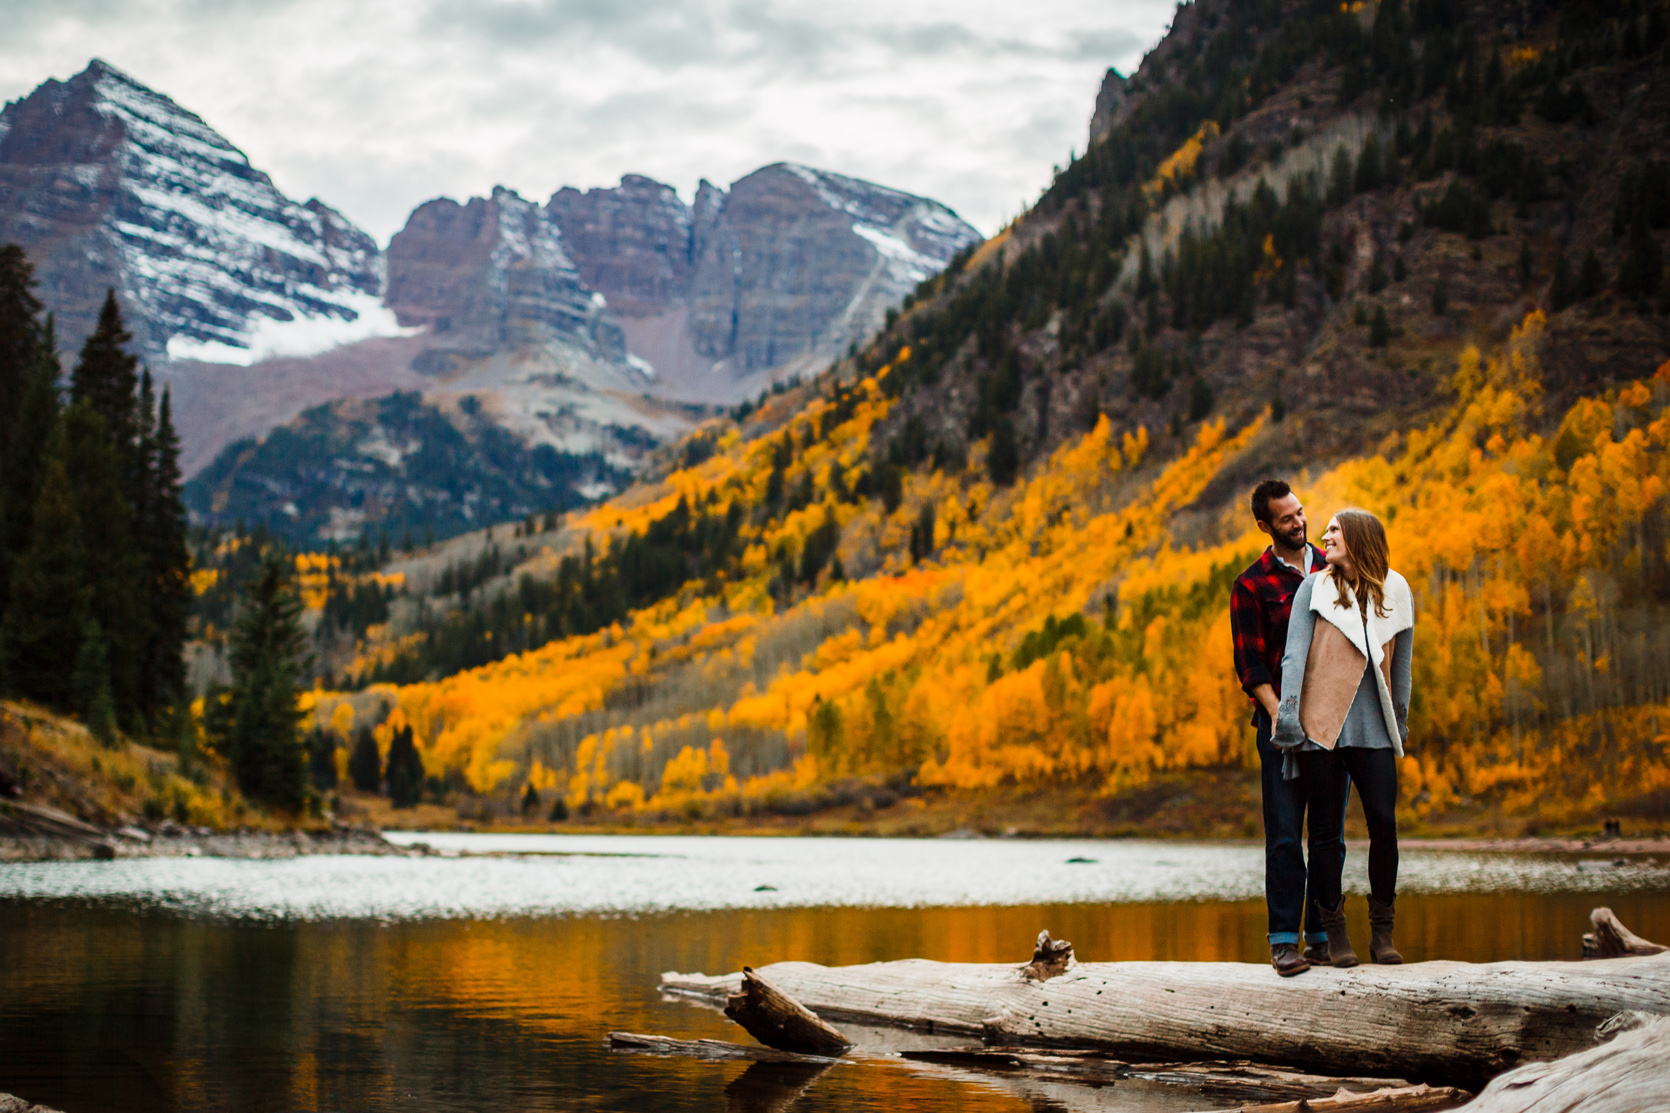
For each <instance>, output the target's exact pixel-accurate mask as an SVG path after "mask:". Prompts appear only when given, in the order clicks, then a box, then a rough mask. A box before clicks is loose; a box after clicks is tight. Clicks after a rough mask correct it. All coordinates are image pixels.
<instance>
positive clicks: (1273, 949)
mask: <svg viewBox="0 0 1670 1113" xmlns="http://www.w3.org/2000/svg"><path fill="white" fill-rule="evenodd" d="M1270 965H1271V966H1274V967H1275V968H1276V973H1278V974H1280V975H1281V976H1282V977H1284V978H1291V977H1292V976H1293V975H1295V974H1303V973H1304V972H1305V971H1306V970H1309V969H1310V963H1308V962H1306V961H1305V956H1304V955H1302V954H1300V953H1299V946H1298V944H1296V943H1272V944H1270Z"/></svg>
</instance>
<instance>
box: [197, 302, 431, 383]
mask: <svg viewBox="0 0 1670 1113" xmlns="http://www.w3.org/2000/svg"><path fill="white" fill-rule="evenodd" d="M340 300H341V301H342V303H343V304H345V305H346V306H347V307H348V308H349V309H351V310H353V311H354V313H355V316H353V317H336V316H325V315H321V316H317V317H292V318H291V319H290V320H288V321H280V320H278V319H277V318H273V317H262V318H259V319H257V320H256V321H255V322H254V324H253V326H252V327H251V328H250V330H249V333H248V337H247V346H243V347H238V346H234V345H231V344H225V343H221V342H220V341H216V340H191V339H188V338H187V337H185V336H175V337H172V338H171V339H170V340H169V341H168V357H169V358H170V359H195V360H201V361H202V362H204V363H230V364H236V365H237V366H240V367H248V366H250V365H251V364H255V363H260V362H261V361H262V360H264V359H272V358H275V357H280V356H297V357H300V356H312V355H318V354H319V353H320V352H328V351H330V350H331V349H332V348H337V347H340V346H342V345H343V344H353V343H355V342H357V341H360V340H369V339H371V338H372V337H377V336H415V335H416V334H418V333H420V332H422V331H423V329H422V327H421V326H413V327H411V328H402V327H401V326H400V322H399V320H398V319H397V318H396V317H395V314H394V310H392V309H390V308H388V307H387V306H385V305H384V304H383V303H382V300H381V299H380V298H377V297H375V296H373V295H371V294H366V293H361V292H359V291H355V292H353V293H351V294H348V295H344V296H342V297H341V298H340Z"/></svg>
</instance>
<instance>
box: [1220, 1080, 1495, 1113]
mask: <svg viewBox="0 0 1670 1113" xmlns="http://www.w3.org/2000/svg"><path fill="white" fill-rule="evenodd" d="M1472 1096H1473V1095H1472V1094H1469V1093H1468V1092H1467V1091H1466V1090H1457V1089H1455V1088H1454V1087H1452V1086H1425V1085H1422V1086H1399V1087H1396V1088H1395V1089H1387V1090H1373V1091H1370V1092H1369V1093H1366V1094H1359V1093H1356V1092H1355V1091H1352V1090H1344V1089H1342V1090H1340V1091H1339V1092H1338V1093H1337V1094H1334V1095H1333V1096H1332V1097H1326V1098H1305V1099H1301V1100H1299V1101H1283V1102H1277V1103H1275V1104H1273V1105H1243V1106H1241V1107H1240V1108H1239V1109H1236V1110H1227V1109H1226V1110H1223V1113H1420V1111H1429V1110H1439V1109H1458V1108H1461V1107H1462V1106H1463V1104H1464V1103H1465V1102H1466V1101H1467V1099H1468V1098H1470V1097H1472Z"/></svg>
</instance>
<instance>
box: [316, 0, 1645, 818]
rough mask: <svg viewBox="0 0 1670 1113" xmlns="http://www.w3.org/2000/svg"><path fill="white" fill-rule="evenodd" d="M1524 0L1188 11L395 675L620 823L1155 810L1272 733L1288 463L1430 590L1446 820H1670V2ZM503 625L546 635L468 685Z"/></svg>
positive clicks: (450, 608) (462, 729) (483, 759)
mask: <svg viewBox="0 0 1670 1113" xmlns="http://www.w3.org/2000/svg"><path fill="white" fill-rule="evenodd" d="M1524 15H1525V19H1524V21H1523V22H1517V23H1516V25H1515V26H1513V27H1503V26H1501V25H1500V23H1499V21H1498V20H1497V19H1496V12H1495V10H1494V9H1490V8H1487V7H1485V6H1479V7H1477V8H1461V7H1452V6H1447V5H1442V4H1435V3H1424V2H1423V3H1420V4H1416V5H1414V6H1412V7H1405V6H1404V5H1401V4H1397V3H1394V2H1387V3H1383V4H1381V5H1379V6H1377V7H1374V6H1364V7H1362V8H1360V9H1351V8H1347V9H1343V10H1342V9H1340V8H1339V7H1338V6H1337V5H1331V4H1321V3H1312V2H1309V0H1290V2H1287V3H1278V2H1274V0H1270V2H1231V0H1201V2H1198V3H1196V4H1192V5H1189V6H1187V7H1186V8H1185V9H1180V14H1179V19H1178V21H1177V23H1176V24H1175V25H1174V27H1173V30H1172V32H1171V34H1170V35H1169V36H1168V38H1167V39H1166V40H1165V41H1164V42H1163V43H1162V44H1161V45H1160V46H1159V47H1158V48H1156V50H1155V51H1154V52H1152V53H1151V55H1150V56H1149V58H1148V59H1147V60H1145V62H1144V65H1143V66H1142V68H1141V69H1139V70H1138V72H1137V73H1136V74H1134V75H1132V77H1131V79H1130V80H1128V81H1123V82H1120V83H1119V87H1118V89H1117V93H1118V96H1117V97H1115V96H1113V95H1112V94H1111V93H1108V94H1106V95H1104V97H1103V98H1102V103H1101V104H1100V105H1099V106H1098V108H1099V111H1098V115H1097V120H1098V127H1100V128H1105V131H1104V132H1103V133H1102V134H1100V135H1098V136H1097V137H1096V142H1094V143H1093V144H1092V145H1091V146H1090V147H1089V149H1088V151H1087V152H1086V154H1085V155H1084V156H1083V157H1082V158H1079V159H1077V160H1075V161H1074V162H1073V163H1072V164H1071V165H1070V166H1069V167H1068V168H1067V169H1066V170H1064V171H1063V172H1062V174H1061V175H1060V177H1059V178H1058V180H1057V181H1056V182H1055V183H1054V185H1053V186H1052V187H1051V189H1050V190H1049V191H1048V192H1047V193H1046V194H1045V196H1044V197H1043V198H1042V199H1041V200H1040V202H1039V204H1038V205H1037V206H1036V207H1035V208H1034V209H1033V210H1032V211H1031V212H1030V213H1028V214H1027V215H1026V216H1025V217H1024V218H1023V219H1021V220H1020V221H1018V222H1017V223H1016V225H1015V226H1014V227H1012V228H1011V229H1009V230H1008V231H1007V232H1006V233H1005V234H1004V235H1003V236H1001V237H999V238H998V239H997V240H994V241H993V242H991V243H989V244H987V245H985V246H983V247H982V248H980V249H979V250H978V251H976V252H975V253H973V254H972V255H971V256H968V257H966V258H959V259H958V260H957V261H956V262H955V263H954V264H953V265H952V266H951V267H949V268H948V269H947V270H946V271H945V272H944V273H943V274H941V275H939V276H938V277H936V278H934V279H931V280H928V281H924V282H923V283H921V284H920V286H919V287H918V289H917V290H916V291H915V293H914V295H913V297H912V298H911V299H910V302H909V303H908V304H907V305H906V307H905V311H904V313H903V314H902V315H901V316H900V318H899V319H898V320H897V321H896V322H894V323H893V324H892V325H891V326H890V327H888V328H887V329H885V330H884V331H883V332H882V333H880V334H879V335H877V336H876V337H875V338H874V339H873V341H872V342H871V343H870V344H868V345H866V346H865V347H864V349H863V350H862V351H861V352H860V353H859V354H858V355H857V356H856V357H855V358H854V359H853V360H851V361H844V362H843V363H842V365H841V366H840V367H838V368H836V369H835V371H834V372H832V373H830V374H827V375H824V376H821V377H820V378H819V379H817V380H816V381H815V382H813V383H810V384H808V385H807V386H805V387H803V388H800V389H798V390H794V391H790V392H788V393H785V394H783V395H781V396H779V397H774V398H771V399H769V400H768V401H767V402H766V404H765V405H764V406H763V407H762V408H761V409H760V410H759V411H757V412H754V413H752V414H751V415H750V416H749V417H748V419H747V420H746V421H744V422H743V423H741V424H740V425H739V426H737V427H735V428H712V429H709V430H707V431H705V432H704V434H703V436H702V439H701V440H699V441H692V442H690V443H689V444H688V445H687V446H686V447H685V449H684V451H683V452H682V453H681V454H680V456H679V458H678V460H677V461H676V462H675V461H669V462H668V463H667V464H666V465H664V467H663V468H662V469H660V470H658V471H657V472H656V473H654V474H652V475H651V476H650V477H649V478H648V479H646V481H644V482H642V483H640V484H639V485H638V486H637V487H636V488H634V489H633V490H630V491H628V492H626V493H624V494H623V495H621V496H620V497H618V498H617V499H615V500H613V501H611V502H610V503H608V504H605V505H603V506H601V507H598V508H595V509H593V510H591V511H589V512H587V513H586V514H584V515H581V516H575V517H573V518H571V519H570V522H569V524H568V527H567V531H566V532H565V533H564V534H563V535H561V536H558V537H554V538H552V539H551V544H550V548H549V552H548V553H547V554H545V555H543V556H540V557H537V558H534V559H532V560H530V561H529V562H528V563H527V564H525V565H524V566H523V567H522V568H521V569H519V570H517V572H516V577H518V578H507V579H504V580H500V581H498V582H497V584H496V585H495V584H488V585H486V586H479V585H478V586H477V590H476V592H475V594H474V595H473V596H469V595H456V596H452V597H446V596H438V597H436V598H435V599H433V600H432V603H433V605H432V606H430V607H429V609H428V610H427V611H423V610H422V609H421V608H419V609H418V610H415V611H413V612H412V613H410V614H408V615H407V616H405V617H404V618H400V617H397V619H396V621H395V622H394V623H393V624H392V625H391V627H390V628H389V629H388V630H387V631H386V633H385V634H384V635H383V638H382V640H379V639H376V638H373V639H372V640H371V641H369V642H368V643H367V644H366V645H365V646H364V647H363V653H364V664H363V666H362V668H361V669H360V670H359V675H360V677H361V678H362V680H364V679H371V678H374V677H386V678H389V679H394V680H407V679H408V678H420V679H416V681H415V682H409V683H403V684H401V685H400V686H398V687H395V686H390V687H380V688H377V689H376V694H377V697H378V703H379V704H380V705H387V706H393V707H394V708H395V711H394V712H393V714H395V715H397V716H399V717H400V718H401V719H402V720H404V721H408V722H410V723H411V724H412V725H413V726H414V728H415V729H416V731H417V735H418V738H419V742H420V745H421V748H422V749H423V751H424V755H425V761H426V763H432V764H433V766H436V767H440V768H445V769H449V770H456V771H457V772H458V773H459V774H460V775H463V776H466V777H467V778H468V779H469V781H470V782H471V783H472V784H473V786H474V787H475V788H476V789H477V790H478V791H483V792H486V791H499V792H508V791H522V790H523V789H524V787H525V786H527V785H532V786H533V787H534V789H535V790H537V791H544V792H546V793H547V794H550V793H556V792H560V793H562V794H564V795H565V797H566V798H567V800H568V802H569V805H570V806H571V807H593V808H595V807H613V808H618V809H623V810H631V809H637V810H648V811H668V812H672V813H674V814H678V813H680V812H681V811H684V810H686V809H694V811H695V813H698V814H699V813H701V812H703V811H704V810H705V811H706V812H708V813H709V814H727V813H729V814H734V813H735V812H736V811H738V810H747V809H752V808H762V807H786V808H790V809H793V808H795V807H802V806H804V805H805V803H806V800H807V799H808V798H809V797H808V794H816V793H818V792H824V791H828V788H827V786H828V785H829V784H830V783H831V781H832V780H833V779H838V778H842V777H849V776H858V777H869V778H874V779H878V780H879V779H882V778H888V777H892V778H906V779H909V780H913V781H914V782H915V783H916V784H917V785H919V786H940V787H942V788H945V789H950V790H958V791H970V792H1006V791H1020V790H1027V791H1033V790H1039V789H1044V788H1053V789H1056V790H1066V789H1071V790H1073V791H1076V792H1078V793H1080V794H1082V795H1081V799H1084V800H1086V801H1087V802H1086V803H1085V807H1087V808H1089V809H1091V810H1095V809H1097V808H1100V807H1101V806H1102V805H1099V804H1096V803H1095V800H1096V799H1098V798H1110V803H1109V804H1108V805H1107V806H1108V807H1110V808H1116V807H1123V805H1122V804H1119V803H1118V801H1119V799H1121V798H1122V797H1121V795H1120V794H1122V793H1129V792H1135V791H1137V790H1138V789H1139V788H1140V787H1141V786H1143V785H1145V784H1148V783H1149V782H1151V781H1152V780H1153V779H1154V778H1156V777H1159V776H1162V775H1177V774H1180V773H1182V772H1186V771H1188V770H1200V769H1217V768H1222V767H1224V766H1226V765H1227V766H1239V765H1242V764H1243V763H1245V762H1247V761H1249V760H1250V750H1249V748H1248V747H1249V744H1250V734H1249V731H1248V730H1247V728H1246V726H1245V721H1246V706H1247V705H1246V701H1245V697H1244V696H1243V695H1242V694H1241V693H1240V692H1239V691H1238V690H1237V688H1236V684H1235V681H1234V678H1233V676H1232V675H1231V672H1230V668H1229V643H1228V628H1227V615H1226V613H1225V597H1226V593H1227V589H1228V584H1229V582H1230V580H1231V578H1232V577H1233V576H1234V574H1235V572H1236V571H1238V570H1239V568H1241V567H1243V566H1244V565H1245V564H1246V563H1247V562H1248V561H1249V560H1251V559H1252V558H1253V557H1254V556H1255V555H1256V553H1257V552H1258V551H1259V549H1260V548H1261V544H1260V541H1259V535H1258V534H1257V533H1255V532H1254V531H1252V529H1251V528H1250V526H1251V523H1250V521H1248V519H1247V514H1246V511H1245V508H1244V498H1245V496H1246V493H1247V491H1248V489H1249V488H1250V487H1251V485H1252V483H1253V482H1254V481H1255V480H1256V479H1258V478H1261V477H1263V476H1264V475H1267V474H1270V473H1271V472H1272V471H1281V472H1285V473H1286V474H1288V475H1289V476H1290V477H1292V478H1294V479H1295V480H1297V481H1298V483H1299V486H1300V489H1301V491H1302V493H1303V495H1304V497H1305V498H1306V499H1307V500H1308V501H1309V502H1310V503H1311V506H1312V509H1313V511H1314V516H1315V518H1316V519H1317V520H1318V521H1320V520H1321V519H1322V517H1323V515H1325V514H1327V513H1328V512H1330V511H1331V510H1332V509H1334V508H1336V507H1339V506H1342V505H1350V504H1356V505H1362V506H1366V507H1368V508H1370V509H1372V510H1374V511H1376V512H1377V513H1379V514H1380V515H1381V516H1382V517H1383V518H1384V519H1385V520H1386V521H1387V522H1388V526H1389V530H1390V533H1391V539H1392V545H1393V559H1394V564H1396V565H1397V566H1398V567H1399V568H1400V569H1401V570H1402V571H1404V573H1405V574H1406V575H1407V576H1408V577H1409V579H1410V581H1411V583H1412V584H1413V585H1414V586H1415V588H1416V592H1417V606H1418V609H1419V614H1420V618H1419V620H1418V625H1417V631H1418V635H1417V636H1418V643H1417V645H1418V653H1417V664H1418V672H1417V680H1416V690H1417V692H1418V693H1419V694H1418V697H1417V700H1416V705H1415V707H1414V708H1413V709H1412V722H1413V724H1414V726H1413V731H1414V738H1415V744H1414V746H1413V747H1412V749H1411V754H1410V757H1409V758H1408V759H1407V760H1406V761H1405V762H1404V765H1403V768H1402V770H1401V773H1402V777H1403V783H1404V785H1405V793H1406V797H1407V802H1408V804H1409V806H1410V807H1411V808H1412V809H1413V814H1415V815H1417V816H1420V817H1426V818H1428V819H1430V820H1432V821H1437V820H1439V819H1440V818H1442V817H1445V816H1449V817H1451V818H1455V817H1462V818H1465V817H1467V816H1473V817H1474V819H1473V820H1471V821H1472V822H1482V823H1497V824H1499V823H1502V822H1508V823H1511V824H1513V825H1515V826H1530V827H1535V826H1537V825H1538V824H1541V823H1568V822H1573V821H1576V820H1578V819H1581V818H1582V817H1585V816H1592V815H1594V814H1595V813H1596V812H1597V811H1598V810H1599V809H1602V808H1606V809H1612V812H1611V814H1619V813H1627V814H1638V815H1642V816H1656V817H1662V816H1663V815H1664V814H1665V812H1664V808H1665V801H1666V800H1667V799H1670V772H1667V771H1670V754H1667V753H1666V751H1665V750H1664V745H1663V742H1662V741H1661V738H1660V734H1659V731H1658V728H1657V726H1656V725H1655V724H1656V723H1657V722H1659V721H1661V720H1662V717H1663V716H1664V715H1666V714H1670V705H1667V704H1666V702H1665V701H1666V700H1667V699H1670V676H1667V675H1666V674H1665V672H1664V668H1663V661H1665V660H1667V659H1670V658H1667V657H1666V656H1665V654H1664V652H1663V647H1661V646H1660V645H1659V641H1661V640H1662V638H1661V635H1660V634H1659V633H1658V631H1661V630H1663V629H1664V628H1665V624H1664V621H1663V619H1664V616H1665V612H1666V608H1667V607H1670V579H1667V578H1666V576H1665V573H1664V567H1663V563H1664V561H1663V553H1664V545H1663V541H1664V538H1666V537H1670V503H1667V498H1670V495H1667V492H1670V416H1667V414H1670V409H1667V407H1670V385H1667V379H1666V376H1670V365H1666V366H1665V367H1664V368H1662V369H1660V370H1658V371H1657V372H1656V374H1655V368H1660V367H1661V365H1663V364H1665V360H1666V356H1667V355H1670V344H1667V343H1666V324H1667V321H1666V311H1667V310H1670V304H1667V303H1666V301H1665V300H1664V298H1663V292H1664V275H1663V259H1664V250H1665V246H1664V240H1665V236H1666V233H1665V225H1666V224H1670V191H1667V189H1666V186H1667V185H1670V182H1667V181H1666V177H1667V175H1666V174H1665V172H1664V171H1663V170H1662V167H1663V166H1664V165H1665V160H1666V156H1667V155H1670V137H1667V136H1666V134H1665V128H1666V126H1670V125H1667V121H1670V113H1667V112H1665V111H1663V110H1662V109H1663V107H1664V106H1663V104H1662V100H1663V98H1664V97H1665V96H1666V95H1670V93H1667V92H1666V90H1667V89H1670V66H1667V61H1670V59H1667V48H1666V45H1665V44H1666V40H1667V39H1670V31H1667V27H1670V20H1667V16H1670V12H1667V11H1666V8H1665V6H1664V5H1663V4H1622V5H1617V6H1615V7H1613V8H1611V9H1608V11H1607V12H1605V13H1602V14H1601V15H1600V16H1598V17H1597V16H1595V15H1594V13H1592V12H1590V11H1589V9H1587V8H1584V7H1580V6H1577V5H1570V6H1564V7H1550V8H1546V9H1544V8H1539V9H1534V10H1533V9H1529V8H1527V9H1526V10H1525V12H1524ZM1278 140H1279V146H1278V144H1277V141H1278ZM1086 430H1088V432H1087V431H1086ZM512 588H514V590H512ZM424 615H427V617H424ZM466 646H471V647H474V648H473V649H472V650H471V652H472V653H475V654H476V656H475V657H474V660H487V661H492V660H493V659H494V658H495V657H502V658H503V659H502V660H499V661H498V662H497V663H493V664H488V665H486V666H485V667H481V668H476V669H472V670H469V671H462V672H458V673H456V674H455V675H451V676H448V675H445V674H446V673H447V672H448V671H449V669H448V662H451V661H454V660H458V659H463V658H465V657H467V656H468V655H467V654H464V653H462V652H460V651H459V650H460V648H461V647H466ZM443 650H444V652H443ZM449 654H451V656H449ZM507 654H508V655H507ZM453 667H456V666H453ZM421 678H427V679H421ZM338 702H339V701H338V700H337V699H336V698H335V697H327V698H325V699H323V700H321V704H320V706H321V711H320V714H321V715H325V714H326V713H327V712H330V711H331V710H332V708H334V707H336V706H337V705H338ZM369 703H370V701H368V700H366V699H363V698H362V699H360V700H359V701H358V702H357V703H355V704H354V706H355V707H356V708H358V709H359V710H358V711H356V712H355V714H358V715H365V714H373V715H376V714H380V712H376V711H367V710H366V708H367V707H368V705H369ZM796 801H799V803H796ZM1485 809H1489V810H1488V811H1487V810H1485Z"/></svg>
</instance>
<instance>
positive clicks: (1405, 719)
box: [1283, 629, 1415, 742]
mask: <svg viewBox="0 0 1670 1113" xmlns="http://www.w3.org/2000/svg"><path fill="white" fill-rule="evenodd" d="M1414 658H1415V631H1414V630H1413V629H1410V630H1404V631H1403V632H1401V633H1400V634H1398V636H1397V638H1396V639H1395V640H1394V642H1393V645H1392V710H1393V711H1396V712H1397V730H1398V735H1399V737H1400V740H1401V741H1403V742H1408V741H1409V693H1410V692H1411V691H1412V690H1413V688H1414V676H1413V673H1412V666H1413V662H1414ZM1283 664H1284V665H1285V664H1286V662H1285V661H1284V662H1283ZM1283 675H1284V676H1285V675H1286V674H1285V673H1283Z"/></svg>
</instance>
